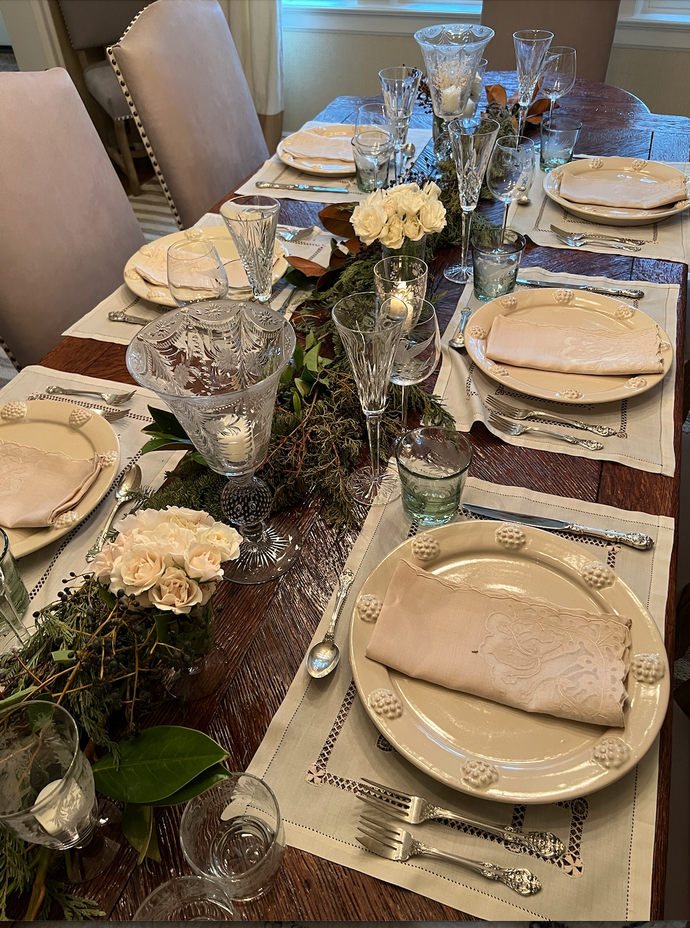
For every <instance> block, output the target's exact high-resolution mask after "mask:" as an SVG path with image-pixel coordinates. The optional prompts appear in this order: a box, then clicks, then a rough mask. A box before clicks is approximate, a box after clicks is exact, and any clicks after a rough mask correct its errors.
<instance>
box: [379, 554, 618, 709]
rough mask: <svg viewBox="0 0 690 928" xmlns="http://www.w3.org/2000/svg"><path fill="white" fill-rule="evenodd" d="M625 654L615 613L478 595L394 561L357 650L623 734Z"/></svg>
mask: <svg viewBox="0 0 690 928" xmlns="http://www.w3.org/2000/svg"><path fill="white" fill-rule="evenodd" d="M629 649H630V620H629V619H626V618H624V617H623V616H618V615H599V614H594V613H588V612H585V611H583V610H580V609H564V608H561V607H560V606H555V605H552V604H551V603H548V602H546V601H545V600H538V599H532V600H528V599H523V598H520V597H518V596H515V595H513V594H511V593H510V592H508V591H507V590H505V591H504V590H495V591H492V592H491V593H482V592H479V591H478V590H475V589H473V588H472V587H470V586H468V585H467V584H465V583H453V582H449V581H447V580H443V579H442V578H440V577H435V576H434V575H433V574H429V573H427V572H426V571H424V570H422V569H421V568H418V567H415V566H414V565H412V564H409V563H408V562H406V561H401V562H400V563H399V564H398V566H397V568H396V570H395V573H394V574H393V577H392V579H391V582H390V585H389V587H388V591H387V593H386V597H385V600H384V603H383V608H382V609H381V613H380V615H379V617H378V619H377V621H376V626H375V628H374V631H373V633H372V636H371V639H370V641H369V646H368V647H367V652H366V653H367V657H369V658H371V659H372V660H375V661H379V662H380V663H382V664H385V665H386V666H388V667H392V668H393V669H394V670H398V671H400V672H401V673H404V674H407V675H408V676H410V677H417V678H420V679H422V680H427V681H429V682H430V683H438V684H440V685H441V686H445V687H448V688H449V689H453V690H460V691H462V692H465V693H472V694H474V695H475V696H481V697H483V698H484V699H491V700H493V701H494V702H500V703H502V704H503V705H507V706H514V707H515V708H517V709H525V710H526V711H528V712H541V713H545V714H547V715H555V716H558V717H559V718H566V719H575V720H576V721H580V722H588V723H590V724H592V723H593V724H596V725H606V726H617V727H620V728H622V727H624V725H625V717H624V712H623V709H624V706H625V701H626V698H627V693H626V690H625V678H626V676H627V673H628V664H629V662H628V656H629Z"/></svg>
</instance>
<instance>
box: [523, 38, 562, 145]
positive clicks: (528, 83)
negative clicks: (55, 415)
mask: <svg viewBox="0 0 690 928" xmlns="http://www.w3.org/2000/svg"><path fill="white" fill-rule="evenodd" d="M552 39H553V32H547V31H546V30H545V29H521V30H520V31H519V32H514V33H513V43H514V44H515V64H516V66H517V83H518V103H519V104H520V118H519V124H518V135H522V133H523V130H524V128H525V118H526V116H527V110H528V109H529V105H530V103H531V102H532V96H533V95H534V88H535V87H536V86H537V81H538V80H539V75H540V74H541V69H542V68H543V66H544V61H545V59H546V53H547V52H548V50H549V45H550V44H551V41H552Z"/></svg>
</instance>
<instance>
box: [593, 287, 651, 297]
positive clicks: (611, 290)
mask: <svg viewBox="0 0 690 928" xmlns="http://www.w3.org/2000/svg"><path fill="white" fill-rule="evenodd" d="M577 289H578V290H588V291H589V292H590V293H601V294H602V295H603V296H624V297H626V298H627V299H629V300H641V299H642V298H643V296H644V290H616V288H615V287H585V286H582V287H578V288H577Z"/></svg>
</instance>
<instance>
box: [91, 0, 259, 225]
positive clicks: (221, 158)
mask: <svg viewBox="0 0 690 928" xmlns="http://www.w3.org/2000/svg"><path fill="white" fill-rule="evenodd" d="M108 56H109V58H110V61H111V64H112V65H113V67H114V69H115V73H116V74H117V77H118V79H119V80H120V83H121V86H122V88H123V90H124V92H125V96H126V97H127V100H128V102H129V106H130V108H131V110H132V113H133V114H134V118H135V120H136V124H137V128H138V129H139V131H140V133H141V136H142V139H143V140H144V144H145V145H146V149H147V151H148V153H149V156H150V158H151V161H152V163H153V166H154V169H155V171H156V174H157V176H158V178H159V180H160V182H161V185H162V187H163V189H164V191H165V193H166V196H167V198H168V202H169V204H170V207H171V209H172V211H173V214H174V216H175V219H176V220H177V223H178V225H179V227H180V228H185V227H187V226H191V225H193V223H195V222H196V221H197V219H199V218H200V216H202V215H203V214H204V213H205V212H207V211H208V210H209V209H210V208H211V207H212V206H213V205H214V204H215V203H217V202H218V201H219V200H220V199H222V198H223V197H224V196H225V195H226V194H227V193H229V191H230V190H232V188H233V187H235V186H236V185H237V184H238V183H239V182H240V181H241V180H243V178H245V177H246V176H247V175H248V174H250V173H251V171H253V170H254V169H255V168H257V167H258V166H259V165H260V164H261V163H262V162H263V161H265V160H266V158H267V157H268V149H267V148H266V143H265V141H264V137H263V133H262V131H261V126H260V124H259V118H258V116H257V114H256V109H255V107H254V103H253V101H252V98H251V95H250V92H249V87H248V86H247V80H246V78H245V76H244V72H243V70H242V65H241V64H240V59H239V56H238V54H237V50H236V48H235V43H234V42H233V39H232V35H231V34H230V29H229V27H228V24H227V22H226V20H225V16H224V15H223V11H222V10H221V8H220V5H219V4H218V2H217V0H163V2H160V0H159V2H157V3H152V4H151V5H150V6H148V7H146V9H145V10H143V11H142V12H141V13H140V14H139V15H138V16H137V17H136V18H135V19H134V21H133V22H132V24H131V25H130V27H129V29H128V30H127V31H126V32H125V34H124V35H123V36H122V38H121V39H120V41H119V42H118V43H117V44H116V45H113V46H111V47H109V48H108Z"/></svg>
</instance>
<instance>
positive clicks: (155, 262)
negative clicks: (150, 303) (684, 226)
mask: <svg viewBox="0 0 690 928" xmlns="http://www.w3.org/2000/svg"><path fill="white" fill-rule="evenodd" d="M132 267H134V269H135V270H136V271H137V272H138V273H139V274H140V275H141V276H142V277H143V278H144V280H148V282H149V283H151V284H156V286H159V287H167V286H168V248H167V246H165V245H161V246H158V247H157V248H154V249H153V251H152V253H151V254H144V255H142V254H141V252H137V254H136V255H135V256H134V260H133V261H132ZM216 268H217V265H216V262H215V260H214V259H213V258H209V257H199V258H198V259H197V260H196V261H194V262H191V261H190V262H189V264H188V266H187V271H186V272H185V282H184V285H185V287H186V288H187V289H188V290H208V289H209V288H210V287H211V285H212V281H213V280H214V279H215V273H216ZM245 286H246V285H245Z"/></svg>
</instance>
